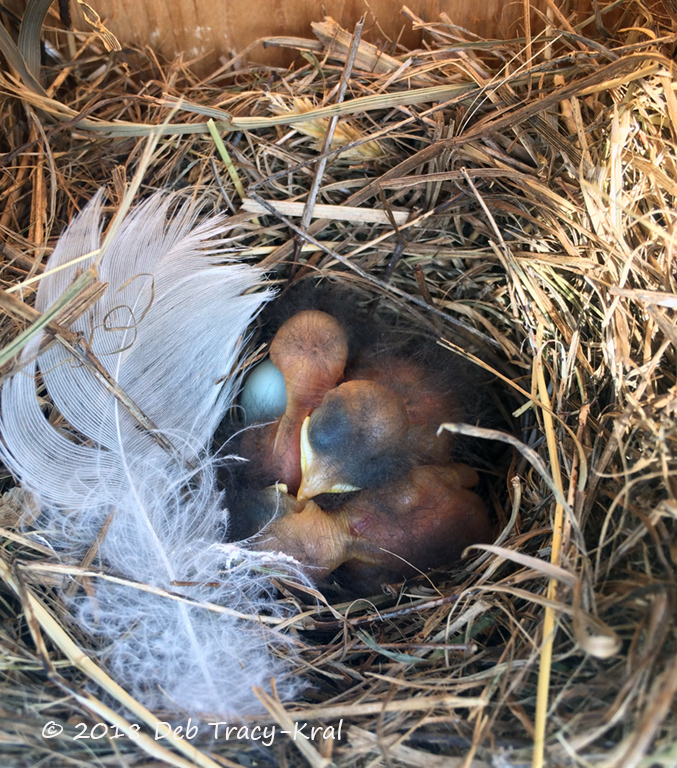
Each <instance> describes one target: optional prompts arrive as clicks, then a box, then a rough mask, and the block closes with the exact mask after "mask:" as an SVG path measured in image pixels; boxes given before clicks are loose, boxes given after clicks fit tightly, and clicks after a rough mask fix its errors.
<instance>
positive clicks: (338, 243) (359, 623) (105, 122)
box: [0, 4, 677, 766]
mask: <svg viewBox="0 0 677 768" xmlns="http://www.w3.org/2000/svg"><path fill="white" fill-rule="evenodd" d="M616 10H618V9H616ZM621 12H622V13H621V15H620V17H619V16H617V17H616V18H617V20H616V22H615V25H612V24H611V23H610V22H609V17H605V18H606V24H607V31H608V32H609V36H608V37H606V38H604V39H602V38H599V37H598V38H597V39H591V38H588V37H586V36H585V33H586V32H589V31H590V29H591V28H594V27H592V26H590V25H589V26H585V27H578V28H573V27H572V26H571V25H570V24H569V22H568V21H567V20H566V19H565V18H564V17H562V16H561V15H559V13H558V12H557V11H555V10H553V16H552V19H551V22H552V26H551V27H550V28H549V29H548V30H547V32H546V33H545V34H543V35H541V36H540V37H535V38H533V39H532V38H527V39H521V40H512V41H507V42H504V41H493V40H481V39H478V38H475V37H473V36H469V35H467V34H465V33H464V32H463V31H461V30H459V29H457V28H454V27H453V25H452V24H450V23H449V21H448V20H445V19H443V20H441V21H440V22H439V23H434V24H426V25H423V27H424V29H425V32H426V36H425V39H426V41H427V46H426V48H425V49H424V50H420V51H413V52H409V51H400V50H398V49H397V46H395V47H394V48H393V50H392V51H391V52H390V55H386V54H385V53H383V52H380V51H378V50H376V49H374V48H373V47H370V46H368V45H367V44H365V43H360V45H359V46H356V41H357V38H354V42H353V43H352V48H351V39H352V38H351V35H349V34H347V33H345V32H343V31H341V30H338V29H337V28H336V27H335V26H333V25H332V24H331V23H330V22H329V21H328V22H326V23H325V24H324V25H319V26H318V27H317V29H316V30H315V32H316V39H312V40H307V41H301V40H286V41H278V42H279V43H280V44H285V45H287V46H291V47H292V48H295V49H296V50H297V52H299V53H300V54H301V55H302V56H303V57H304V59H305V61H304V59H302V58H301V57H300V56H299V57H298V58H297V60H296V68H294V69H290V70H289V71H282V70H270V69H260V68H250V69H247V68H242V67H241V62H239V61H232V62H229V63H227V64H225V65H224V66H223V67H222V69H221V70H219V72H217V73H215V74H214V75H213V76H211V77H210V78H208V79H206V80H201V81H198V80H197V79H196V78H195V77H194V76H193V75H192V74H191V71H190V68H189V67H188V66H184V64H183V63H182V62H181V61H179V60H177V61H174V62H159V61H157V59H156V58H155V57H154V56H153V55H152V54H151V53H150V52H148V51H141V52H139V51H136V52H133V53H130V52H123V53H122V54H116V55H110V54H108V53H106V52H105V51H104V50H103V47H102V46H101V43H100V42H99V40H98V38H96V37H93V36H92V37H89V38H86V37H85V36H82V35H70V44H71V46H72V50H75V55H74V56H71V57H70V58H69V60H68V61H62V60H58V61H56V62H54V61H53V60H52V63H51V65H50V66H48V68H47V72H46V82H48V83H50V84H51V85H50V87H49V89H48V91H47V94H45V95H41V94H37V93H35V92H34V91H31V90H30V88H28V87H26V86H25V85H21V84H18V82H17V81H16V80H13V79H12V78H11V77H9V76H5V75H3V76H2V81H1V82H2V91H3V94H4V95H3V99H4V109H3V115H4V116H3V119H2V135H1V137H0V140H1V141H2V142H3V144H4V145H5V149H6V150H7V154H6V155H5V158H4V161H3V174H2V177H0V200H2V202H3V205H2V213H1V214H0V226H1V227H2V235H3V241H4V242H3V245H2V255H3V259H2V288H3V294H2V306H3V309H5V315H4V317H3V318H2V343H3V347H5V349H4V353H3V362H4V363H5V367H6V369H7V366H8V365H9V364H10V361H11V358H12V355H13V354H14V353H15V350H14V348H13V347H12V346H11V342H12V340H13V339H15V337H16V336H17V334H18V333H19V332H20V331H23V330H24V329H25V328H26V327H27V325H28V324H29V323H31V322H33V321H34V319H35V318H34V317H33V313H34V311H33V313H32V311H31V308H30V304H31V294H32V291H33V290H34V287H35V280H36V279H39V275H40V272H41V269H42V264H43V263H44V260H45V254H46V253H47V252H48V251H49V249H50V247H51V246H52V245H53V243H54V241H55V239H56V238H57V237H58V235H59V233H60V232H61V230H62V229H63V227H64V226H65V224H66V223H67V222H68V221H69V220H70V218H71V217H72V215H73V213H74V212H75V211H76V209H78V208H79V207H80V206H81V205H82V203H83V202H84V201H86V200H87V199H89V198H90V197H91V196H92V195H93V194H94V192H95V191H96V190H97V189H98V188H99V187H100V186H101V185H105V186H107V187H108V189H109V190H110V198H111V200H112V205H113V207H116V206H117V205H118V204H119V201H120V200H121V199H122V197H123V193H124V190H125V184H126V181H127V180H128V179H130V178H132V177H133V176H134V174H135V173H136V172H137V170H138V169H139V167H140V166H141V167H142V171H143V185H142V189H143V190H151V189H155V188H160V187H165V188H190V189H191V190H194V192H195V194H198V195H202V196H206V197H207V198H210V199H212V200H213V201H214V205H215V206H219V207H224V206H225V207H227V208H228V209H230V211H231V212H232V214H233V225H234V229H233V234H234V236H235V240H234V249H236V250H238V251H241V252H242V256H243V257H244V258H246V259H249V260H251V261H253V262H258V263H261V264H263V265H264V266H265V267H267V268H269V269H270V270H271V271H272V274H274V275H275V276H276V277H277V278H278V279H279V280H280V281H287V280H289V279H290V278H293V277H298V276H299V275H303V274H308V273H311V272H312V273H313V274H315V275H319V276H325V277H329V278H331V279H333V280H339V281H342V282H344V283H346V284H348V283H350V282H353V283H355V284H359V285H362V286H366V287H369V288H371V289H372V290H375V291H378V292H380V293H381V294H383V295H385V296H387V297H388V300H390V301H392V302H395V303H397V304H399V305H400V307H401V308H402V309H403V310H406V311H411V312H413V313H415V314H416V315H417V316H418V317H419V318H420V321H421V322H425V323H428V324H433V325H434V326H435V327H436V329H437V332H438V333H439V336H440V339H443V340H445V341H444V342H443V343H447V342H450V343H451V344H453V343H454V342H457V341H459V340H461V339H462V340H463V345H464V346H467V341H468V340H471V341H472V344H473V345H474V349H475V350H476V351H477V352H478V355H479V357H480V358H481V359H482V360H483V363H482V365H484V367H486V368H488V369H490V370H491V371H492V374H493V376H494V377H495V381H496V385H495V386H496V391H497V392H498V393H499V400H500V401H501V402H502V403H503V405H504V409H505V411H506V413H507V414H508V418H509V419H511V420H512V422H513V424H514V425H515V429H514V435H516V437H509V438H506V440H507V441H508V442H507V450H508V451H511V452H512V461H511V463H510V468H509V471H508V474H507V478H506V477H505V476H496V477H495V478H493V480H492V484H493V503H494V507H495V515H496V517H497V519H498V530H499V531H500V533H499V535H498V538H497V541H496V544H495V545H494V546H493V547H487V548H485V551H482V552H479V555H478V552H477V551H475V552H473V553H472V554H471V556H470V557H469V558H468V559H467V560H466V561H464V563H463V566H462V569H461V570H459V569H456V570H455V571H450V572H449V573H447V574H443V575H442V576H441V577H440V578H436V579H435V580H434V582H428V581H426V580H421V581H420V582H419V583H416V584H413V585H406V586H405V587H404V588H403V589H401V590H395V592H394V593H393V594H392V595H380V596H378V597H375V598H374V600H373V601H372V602H367V601H360V602H358V603H355V604H335V605H329V604H327V603H323V604H322V606H321V607H319V608H318V607H317V605H316V603H314V602H313V600H312V599H311V598H309V600H308V603H307V604H306V605H301V603H299V612H298V617H297V618H296V619H295V621H294V622H293V623H292V625H291V627H290V628H289V631H292V632H296V633H298V635H299V637H300V638H301V639H303V640H304V641H305V642H306V643H307V649H306V650H305V651H304V653H303V656H302V657H303V660H304V662H305V666H304V668H303V669H301V670H299V674H303V675H305V676H306V677H307V679H308V681H309V682H310V683H311V684H312V686H313V687H312V688H311V690H310V692H309V694H308V698H307V699H306V700H305V701H303V702H298V703H297V704H287V705H285V706H284V707H283V706H282V705H281V704H279V702H275V701H273V700H272V699H270V698H266V699H265V703H266V706H267V708H268V710H269V712H270V717H269V718H268V720H267V721H266V722H268V723H275V724H276V725H278V727H282V728H285V727H286V728H287V729H288V728H290V727H291V724H292V723H293V722H294V721H296V722H308V723H310V724H316V725H335V726H336V725H337V723H338V721H339V720H340V719H342V720H343V728H342V739H341V740H340V741H337V740H331V739H326V740H322V739H321V738H319V737H318V738H316V739H315V740H314V741H310V742H303V741H298V742H292V741H291V740H289V739H283V738H281V737H280V738H278V739H277V740H275V742H274V743H273V744H272V745H271V746H269V747H267V748H266V749H262V748H261V747H260V745H258V746H257V745H252V746H251V749H248V748H246V747H245V746H244V745H243V743H242V742H235V743H233V742H224V741H222V740H220V741H218V742H213V743H211V744H206V745H205V744H200V743H192V742H190V741H187V740H183V741H174V742H173V743H168V742H167V741H164V742H155V741H154V740H153V739H152V738H148V739H147V740H146V741H145V742H142V741H139V740H132V739H128V738H123V739H117V740H116V739H110V738H102V739H100V740H96V741H92V740H91V739H90V740H87V741H77V740H73V738H72V737H73V736H74V735H76V734H77V733H78V731H76V730H74V724H75V723H80V722H82V723H87V724H89V725H92V724H94V723H96V722H97V721H98V720H100V721H101V722H108V723H111V724H117V726H118V727H119V728H120V733H124V731H125V727H126V726H125V725H124V722H122V721H121V718H120V717H119V716H116V715H114V714H113V713H112V712H111V711H110V710H107V708H106V707H105V706H104V705H103V704H102V703H101V702H100V701H98V700H97V699H96V698H95V697H93V696H92V695H91V694H88V693H85V692H84V686H85V684H86V683H87V681H88V679H95V680H96V679H97V677H96V675H97V672H96V668H95V666H94V665H93V664H92V663H91V662H89V661H87V659H86V653H87V650H88V643H89V642H90V641H89V640H88V638H86V637H78V636H74V634H73V629H72V627H70V626H68V630H67V631H66V626H67V624H68V622H67V620H66V618H65V615H64V609H63V607H62V606H61V605H60V603H59V602H58V600H57V599H56V598H55V596H54V593H53V591H52V587H53V584H54V578H55V576H54V571H53V570H51V571H50V569H46V570H45V569H44V568H41V567H40V566H41V565H42V564H43V563H44V559H45V558H47V557H48V556H49V550H48V549H47V548H43V547H41V546H40V545H39V544H36V541H35V540H33V539H31V540H29V539H27V538H26V537H25V535H24V534H23V533H22V529H21V527H20V525H19V522H18V520H17V508H16V505H15V503H14V494H15V491H13V490H12V489H11V486H12V481H11V479H10V478H9V477H6V478H5V494H4V496H3V498H2V506H1V507H0V509H1V515H2V517H1V525H2V528H1V531H0V532H1V533H2V537H3V547H2V551H1V552H0V569H1V571H0V572H1V575H2V579H3V600H2V604H1V608H0V610H1V611H2V614H3V628H2V630H1V634H0V638H1V643H0V645H1V648H2V687H1V688H0V696H1V697H2V708H3V735H2V742H3V746H2V748H1V749H2V752H3V754H4V763H5V764H7V765H9V764H11V765H34V764H38V763H40V764H44V765H49V764H54V765H65V764H71V763H72V764H78V763H80V764H82V763H83V762H84V763H90V762H91V763H93V764H102V765H103V764H125V765H132V764H133V765H156V764H157V763H158V761H159V762H165V763H169V764H172V765H181V766H185V765H199V766H214V765H231V764H233V763H232V762H229V761H235V762H237V763H238V764H246V765H249V764H252V763H253V762H257V763H258V764H264V765H267V764H281V763H284V764H289V765H296V764H305V763H306V762H307V763H310V764H311V765H314V766H319V765H325V764H327V763H328V761H329V760H331V761H333V762H334V763H336V764H337V765H353V764H360V765H361V764H373V765H375V764H382V763H387V764H400V763H401V764H406V765H426V766H438V765H440V766H441V765H445V766H447V765H449V766H451V765H459V766H460V765H468V766H469V765H472V766H485V765H505V766H517V765H526V764H533V765H541V764H543V762H544V761H545V763H546V764H548V765H578V764H603V765H606V766H640V765H643V766H649V765H664V766H668V765H674V764H675V763H677V750H676V748H675V746H674V745H675V740H676V737H677V718H675V709H674V698H675V694H676V693H677V662H676V658H677V656H676V655H675V651H676V650H677V643H676V640H675V621H676V614H675V598H676V595H675V583H676V574H675V562H676V558H677V549H676V539H675V522H676V520H675V519H676V517H677V503H676V501H675V496H676V493H677V481H676V479H675V472H676V471H677V462H676V461H675V441H676V439H677V425H676V414H677V388H676V386H675V372H676V368H675V363H676V359H675V344H676V342H677V333H676V332H675V323H674V310H675V308H676V306H677V296H675V257H674V249H675V241H674V234H673V233H674V227H675V214H674V208H675V198H676V197H677V152H676V150H675V145H676V143H677V100H676V98H675V81H674V77H673V74H674V69H673V65H672V61H671V56H672V52H673V49H674V45H675V41H677V36H676V35H674V34H673V33H672V22H671V21H670V19H668V18H666V17H664V16H661V15H659V14H657V13H655V12H650V11H648V10H647V9H646V8H645V7H643V6H641V5H635V4H628V5H627V6H625V5H623V6H622V7H621ZM412 21H413V23H415V24H417V25H422V22H420V20H417V19H415V18H412ZM612 26H613V28H611V29H609V28H610V27H612ZM55 35H56V39H57V41H60V42H65V34H64V33H60V32H58V31H57V32H55ZM62 50H67V46H66V45H64V46H63V47H62ZM351 51H352V53H351ZM355 53H356V54H357V55H356V56H355V55H353V54H355ZM226 110H227V111H226ZM205 118H211V119H213V121H214V123H213V124H211V125H208V124H207V123H206V122H205ZM336 119H337V122H336ZM160 125H164V129H163V132H162V135H161V137H160V138H159V140H158V143H157V147H156V149H155V151H154V153H153V155H152V157H151V158H150V159H148V158H144V150H145V148H146V145H147V139H146V138H145V137H146V136H147V135H148V134H149V132H150V129H152V128H155V127H157V126H160ZM328 131H329V134H330V137H329V138H327V133H328ZM332 133H333V138H331V134H332ZM219 134H221V135H223V136H224V137H225V143H224V142H222V141H221V140H220V139H219ZM19 286H21V291H20V295H21V298H22V299H23V302H24V303H21V302H20V301H18V300H17V296H18V295H19V293H17V292H15V293H14V294H12V293H7V292H8V291H10V290H11V289H15V290H16V291H18V287H19ZM283 597H285V593H284V592H283ZM295 599H297V600H298V599H299V598H298V595H296V597H295ZM122 703H123V704H124V705H125V706H127V707H128V708H131V709H132V711H133V704H132V703H130V702H129V701H123V702H122ZM116 718H117V719H116ZM48 721H53V722H54V723H55V726H54V727H56V728H57V729H58V728H59V727H63V728H64V731H63V735H62V737H60V738H54V739H49V738H44V736H45V735H47V736H48V735H49V734H48V733H47V734H45V733H43V726H44V725H45V723H47V722H48ZM256 722H260V723H262V722H264V719H263V718H259V719H258V720H257V721H256ZM148 725H150V724H148ZM111 733H112V731H111ZM454 756H456V757H457V758H458V760H455V759H452V758H454Z"/></svg>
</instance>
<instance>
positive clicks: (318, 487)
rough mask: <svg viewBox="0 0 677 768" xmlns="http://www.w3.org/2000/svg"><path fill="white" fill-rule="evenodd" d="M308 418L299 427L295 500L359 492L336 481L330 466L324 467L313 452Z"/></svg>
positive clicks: (348, 485) (324, 464)
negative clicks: (298, 459)
mask: <svg viewBox="0 0 677 768" xmlns="http://www.w3.org/2000/svg"><path fill="white" fill-rule="evenodd" d="M309 422H310V416H306V418H305V419H304V421H303V425H302V426H301V475H302V476H301V485H300V486H299V490H298V493H297V494H296V498H297V499H298V500H299V501H303V500H304V499H312V498H313V497H314V496H318V495H319V494H321V493H348V492H350V491H359V490H360V488H356V487H355V486H354V485H350V484H349V483H341V482H339V481H338V480H337V478H336V476H335V474H334V472H333V471H332V467H331V466H326V463H325V462H322V461H321V460H320V459H319V458H318V457H317V456H316V454H315V452H314V451H313V449H312V447H311V445H310V439H309V438H308V424H309Z"/></svg>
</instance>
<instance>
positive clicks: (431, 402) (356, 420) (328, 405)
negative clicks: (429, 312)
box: [298, 356, 466, 499]
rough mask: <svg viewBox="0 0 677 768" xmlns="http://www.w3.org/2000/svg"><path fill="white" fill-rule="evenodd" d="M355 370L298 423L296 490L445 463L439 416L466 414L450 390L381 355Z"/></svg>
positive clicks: (345, 487)
mask: <svg viewBox="0 0 677 768" xmlns="http://www.w3.org/2000/svg"><path fill="white" fill-rule="evenodd" d="M350 377H351V379H352V377H358V378H356V379H354V380H350V381H347V382H345V383H344V384H341V385H340V386H338V387H337V388H336V389H333V390H331V391H330V392H328V393H327V394H326V395H325V397H324V400H323V401H322V404H321V405H320V406H319V407H318V408H316V409H315V410H314V411H313V413H312V414H311V415H310V416H309V417H307V418H306V420H305V421H304V423H303V427H302V430H301V470H302V475H303V477H302V480H301V485H300V487H299V494H298V495H299V498H300V499H310V498H313V497H314V496H317V495H319V494H324V493H341V492H345V491H357V490H360V489H362V488H372V487H374V486H376V485H379V484H382V483H386V482H389V481H391V480H392V479H393V478H394V477H396V476H397V475H402V474H404V473H405V472H406V471H407V470H408V469H410V468H411V467H413V466H416V465H418V464H449V463H450V462H451V460H452V453H451V444H452V436H451V434H450V433H448V432H442V433H440V434H438V428H439V425H440V424H441V423H442V422H445V421H459V420H464V419H465V417H466V412H465V408H464V407H463V405H462V403H461V402H460V400H459V398H458V397H457V395H455V394H454V392H453V391H452V392H448V393H447V392H442V391H440V390H439V388H436V387H435V385H434V384H433V383H431V381H430V380H429V378H430V377H429V376H428V377H426V371H425V369H424V368H422V367H420V366H418V365H416V364H415V363H413V362H410V361H408V360H405V359H403V358H397V359H395V358H393V357H391V356H389V357H387V358H386V359H385V360H384V361H383V363H382V365H379V364H377V361H375V360H372V361H369V364H366V365H365V364H363V365H360V366H358V367H357V368H356V369H355V370H354V371H353V372H352V373H351V374H350Z"/></svg>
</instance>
